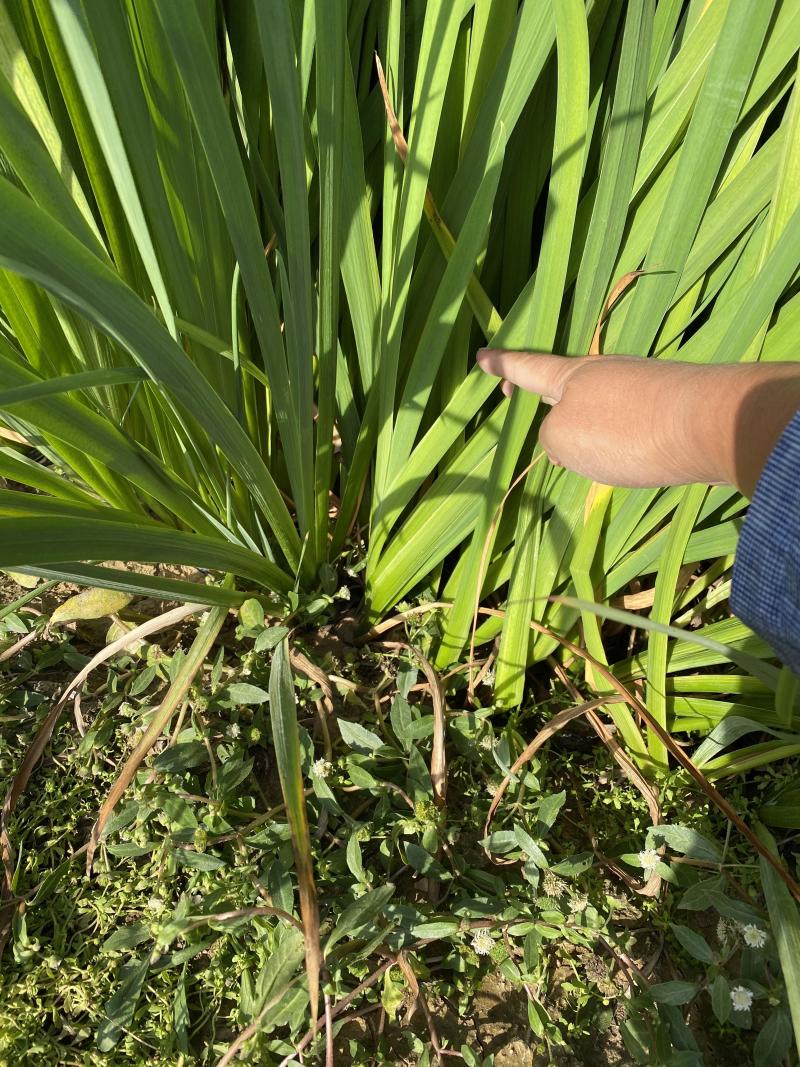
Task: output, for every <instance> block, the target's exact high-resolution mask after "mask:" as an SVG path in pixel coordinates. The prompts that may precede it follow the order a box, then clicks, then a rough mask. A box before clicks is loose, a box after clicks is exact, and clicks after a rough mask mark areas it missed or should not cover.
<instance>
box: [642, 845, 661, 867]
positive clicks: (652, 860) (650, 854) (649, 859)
mask: <svg viewBox="0 0 800 1067" xmlns="http://www.w3.org/2000/svg"><path fill="white" fill-rule="evenodd" d="M660 862H661V857H660V856H659V854H658V853H657V852H656V850H655V849H654V848H644V849H642V851H641V852H640V853H639V863H641V865H642V867H643V868H644V870H646V871H652V870H653V868H654V867H657V866H658V864H659V863H660Z"/></svg>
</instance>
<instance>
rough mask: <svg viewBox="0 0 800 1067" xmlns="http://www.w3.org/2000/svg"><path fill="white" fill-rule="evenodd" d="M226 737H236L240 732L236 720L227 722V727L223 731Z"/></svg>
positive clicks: (240, 729)
mask: <svg viewBox="0 0 800 1067" xmlns="http://www.w3.org/2000/svg"><path fill="white" fill-rule="evenodd" d="M225 732H226V734H227V735H228V737H232V738H234V739H235V738H237V737H238V736H239V734H240V733H241V732H242V728H241V727H240V726H239V723H238V722H232V723H229V724H228V729H227V730H226V731H225Z"/></svg>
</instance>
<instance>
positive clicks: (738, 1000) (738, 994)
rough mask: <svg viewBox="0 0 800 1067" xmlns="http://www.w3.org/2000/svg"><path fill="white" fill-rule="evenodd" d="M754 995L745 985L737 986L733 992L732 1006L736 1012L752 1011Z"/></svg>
mask: <svg viewBox="0 0 800 1067" xmlns="http://www.w3.org/2000/svg"><path fill="white" fill-rule="evenodd" d="M752 1003H753V994H752V993H751V992H750V990H749V989H748V988H747V987H746V986H743V985H735V986H734V987H733V989H732V990H731V1004H732V1005H733V1010H734V1011H750V1005H751V1004H752Z"/></svg>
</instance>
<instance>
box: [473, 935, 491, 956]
mask: <svg viewBox="0 0 800 1067" xmlns="http://www.w3.org/2000/svg"><path fill="white" fill-rule="evenodd" d="M472 947H473V949H474V950H475V952H476V953H477V954H478V955H479V956H488V955H489V953H490V952H491V951H492V949H493V948H494V939H493V938H492V935H491V934H490V933H489V931H488V930H476V931H475V933H474V934H473V936H472Z"/></svg>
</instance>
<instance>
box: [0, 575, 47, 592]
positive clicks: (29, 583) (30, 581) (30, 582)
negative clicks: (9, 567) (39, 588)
mask: <svg viewBox="0 0 800 1067" xmlns="http://www.w3.org/2000/svg"><path fill="white" fill-rule="evenodd" d="M4 573H5V574H7V575H8V577H9V578H13V580H14V581H15V582H16V583H17V585H21V586H22V588H23V589H33V587H34V586H35V585H36V583H37V582H38V581H39V579H38V578H37V577H36V575H35V574H20V573H19V571H5V572H4Z"/></svg>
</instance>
